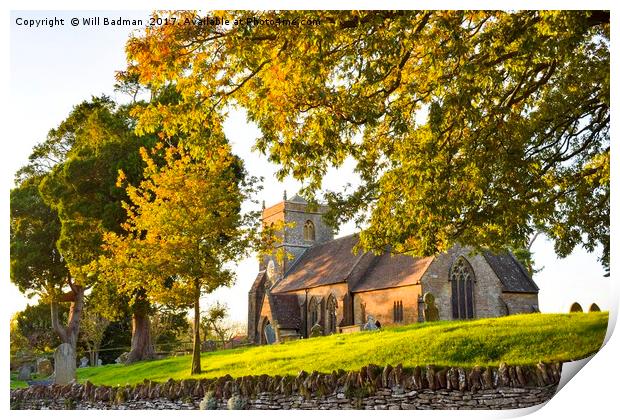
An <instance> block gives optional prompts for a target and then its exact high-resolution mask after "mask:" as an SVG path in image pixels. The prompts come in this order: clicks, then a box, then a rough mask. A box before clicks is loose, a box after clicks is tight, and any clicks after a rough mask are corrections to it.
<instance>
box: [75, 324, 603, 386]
mask: <svg viewBox="0 0 620 420" xmlns="http://www.w3.org/2000/svg"><path fill="white" fill-rule="evenodd" d="M607 320H608V313H607V312H600V313H591V314H530V315H515V316H508V317H502V318H491V319H480V320H475V321H449V322H448V321H445V322H443V321H442V322H435V323H420V324H412V325H407V326H402V327H394V328H385V329H383V330H382V331H368V332H360V333H354V334H336V335H332V336H329V337H320V338H312V339H307V340H298V341H293V342H289V343H286V344H276V345H272V346H258V347H246V348H240V349H234V350H222V351H217V352H210V353H203V354H202V367H203V372H204V373H203V374H202V375H201V376H200V377H217V376H223V375H225V374H230V375H232V376H234V377H237V376H243V375H257V374H263V373H266V374H270V375H276V374H278V375H285V374H292V375H296V374H297V373H298V372H299V371H300V370H305V371H307V372H311V371H313V370H317V371H319V372H331V371H332V370H338V369H344V370H352V369H359V368H360V367H362V366H365V365H367V364H369V363H374V364H376V365H379V366H383V365H386V364H388V363H389V364H391V365H397V364H399V363H402V364H403V366H404V367H412V366H416V365H426V364H434V365H437V366H457V365H458V366H463V367H468V366H474V365H477V364H478V365H482V366H497V365H499V363H500V362H506V363H508V364H515V365H516V364H524V365H525V364H534V363H537V362H539V361H541V360H542V361H545V362H551V361H570V360H576V359H581V358H584V357H587V356H589V355H591V354H593V353H595V352H596V351H598V349H599V348H600V347H601V345H602V343H603V339H604V337H605V332H606V329H607ZM190 358H191V356H181V357H173V358H169V359H164V360H157V361H152V362H141V363H135V364H132V365H128V366H123V365H108V366H102V367H94V368H84V369H78V378H79V380H80V381H85V380H87V379H88V380H89V381H91V382H92V383H94V384H107V385H117V384H121V385H122V384H126V383H129V384H134V383H137V382H141V381H143V380H144V379H147V378H148V379H151V380H154V381H165V380H167V379H169V378H174V379H182V378H188V377H189V376H190V375H189V368H190Z"/></svg>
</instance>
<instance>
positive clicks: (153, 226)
mask: <svg viewBox="0 0 620 420" xmlns="http://www.w3.org/2000/svg"><path fill="white" fill-rule="evenodd" d="M194 134H195V133H194ZM205 137H206V139H207V140H205V139H204V138H202V139H201V140H200V147H198V146H197V145H196V144H197V143H195V141H194V146H187V145H185V144H179V145H178V146H169V147H164V146H163V143H160V144H159V145H158V146H157V147H155V148H153V150H151V151H150V152H149V151H148V150H146V149H142V156H143V159H144V161H145V162H146V169H145V174H144V175H145V179H144V180H143V181H142V182H140V184H139V185H131V184H127V183H126V180H125V179H124V176H123V174H121V176H120V177H119V183H120V184H124V185H127V194H128V197H129V200H128V202H127V204H126V205H125V208H126V210H127V216H128V217H127V222H126V223H125V224H124V228H125V230H126V232H124V233H123V234H121V235H118V234H115V233H113V232H110V233H109V234H107V235H106V249H107V251H108V254H107V255H106V256H105V257H102V258H100V259H99V263H98V269H99V270H100V272H103V273H105V272H116V273H122V275H123V279H124V284H125V286H126V287H130V288H131V287H135V285H136V284H140V285H142V286H143V287H144V290H145V291H146V294H147V296H148V297H149V299H150V300H151V301H152V302H157V303H160V304H165V305H168V306H172V307H192V308H193V310H194V328H193V331H194V344H193V359H192V366H191V373H192V374H196V373H200V372H201V365H200V328H199V327H200V297H201V296H202V294H203V293H210V292H212V291H213V290H215V289H216V288H218V287H220V286H227V285H230V284H231V283H232V282H233V280H234V272H233V271H232V270H231V268H232V267H231V266H230V263H232V262H234V261H237V260H238V259H240V258H242V257H243V256H244V255H246V254H247V251H248V247H249V245H250V241H251V240H252V239H253V238H255V232H256V229H255V228H256V225H255V220H254V219H255V215H254V214H252V213H247V214H242V213H241V203H242V202H243V201H244V200H246V199H247V198H249V195H250V194H251V193H252V192H253V191H254V183H255V180H254V179H253V178H251V177H247V176H246V174H245V171H244V170H243V167H242V165H241V162H240V160H239V159H238V158H237V157H236V156H234V155H232V154H231V151H230V147H229V146H228V145H227V143H226V141H225V140H223V139H222V138H221V136H217V135H215V134H213V132H211V135H210V136H209V135H205ZM157 159H160V160H161V159H163V161H164V163H163V164H161V165H159V164H157V163H156V160H157Z"/></svg>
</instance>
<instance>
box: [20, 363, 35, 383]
mask: <svg viewBox="0 0 620 420" xmlns="http://www.w3.org/2000/svg"><path fill="white" fill-rule="evenodd" d="M30 375H32V368H31V367H30V365H24V366H22V367H21V368H19V374H18V375H17V380H18V381H28V380H30Z"/></svg>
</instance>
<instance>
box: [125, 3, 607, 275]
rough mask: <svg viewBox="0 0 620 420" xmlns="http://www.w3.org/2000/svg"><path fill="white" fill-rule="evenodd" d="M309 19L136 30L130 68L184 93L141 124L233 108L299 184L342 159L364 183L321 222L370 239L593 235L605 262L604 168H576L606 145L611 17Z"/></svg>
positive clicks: (414, 248) (193, 118)
mask: <svg viewBox="0 0 620 420" xmlns="http://www.w3.org/2000/svg"><path fill="white" fill-rule="evenodd" d="M261 13H262V15H263V17H265V18H275V17H280V18H294V17H295V16H296V15H298V14H299V12H293V11H282V12H273V11H267V12H261ZM306 13H310V14H313V15H316V17H318V18H319V19H320V21H321V25H319V26H316V27H303V28H296V30H294V31H292V30H289V29H286V28H275V27H269V26H265V25H262V26H261V25H259V26H254V27H252V28H251V30H248V28H247V27H244V26H243V25H241V26H233V27H231V28H220V27H210V28H204V27H203V28H181V27H177V26H174V25H173V26H170V25H169V26H167V27H162V28H151V29H149V31H147V33H146V34H145V35H144V36H141V37H136V38H134V39H132V40H131V41H130V42H129V43H128V46H127V53H128V60H129V62H130V68H129V70H128V74H130V75H133V77H138V78H139V80H140V81H141V82H142V83H144V84H148V85H149V86H152V87H153V88H154V89H155V90H157V89H163V88H165V87H166V86H169V85H170V84H172V85H174V86H175V87H176V88H177V89H178V90H179V93H180V96H181V98H182V99H181V102H180V103H178V104H174V105H170V106H168V105H161V106H158V108H157V109H155V108H151V109H147V110H145V111H144V112H143V113H139V114H136V115H137V116H138V117H139V119H140V124H141V127H144V129H145V130H147V129H148V127H151V129H152V128H153V127H155V126H156V125H157V124H162V123H163V124H165V125H166V127H170V128H169V131H166V133H167V134H168V135H172V134H174V133H175V132H176V130H181V129H184V130H185V129H187V128H188V127H192V124H194V125H195V126H200V125H207V126H213V127H221V118H223V116H224V113H225V111H224V110H225V107H226V106H227V105H237V106H241V107H243V108H245V109H246V111H247V114H248V117H249V119H250V120H252V121H253V122H255V123H256V124H257V125H258V127H259V128H260V130H261V132H262V137H261V138H260V139H259V140H258V141H257V144H256V147H257V149H258V150H260V151H262V152H263V153H265V154H266V155H267V156H268V157H269V159H270V160H271V161H273V162H275V163H277V164H278V165H279V166H280V170H279V172H278V176H279V177H281V178H284V177H285V176H287V175H293V176H294V177H295V178H297V179H299V180H301V181H303V182H304V184H305V185H307V189H306V191H307V193H308V194H309V195H312V194H313V193H317V192H321V187H322V185H321V180H322V178H323V176H324V175H325V173H326V172H327V169H328V168H329V167H331V166H334V167H339V166H340V165H342V163H343V162H344V160H345V159H346V158H347V157H353V158H354V159H355V160H356V161H357V167H356V171H357V175H358V176H359V178H360V180H361V183H360V186H359V187H358V188H357V190H350V191H349V192H348V193H347V194H344V195H342V194H340V195H337V194H326V196H327V197H328V198H330V199H332V200H331V203H330V204H332V205H333V206H334V209H335V210H334V212H337V214H332V215H330V219H331V220H333V221H338V222H342V221H346V220H350V219H356V220H357V221H358V222H359V223H360V225H361V226H364V230H363V231H362V235H361V246H363V247H364V248H366V249H376V250H381V249H383V247H385V246H386V245H388V244H389V245H391V246H393V247H394V248H395V249H398V250H400V251H401V252H407V253H415V254H424V255H428V254H432V253H436V252H439V251H443V250H445V249H447V248H449V247H450V246H451V245H452V244H454V243H456V242H460V243H462V244H466V245H473V246H476V247H489V248H493V249H499V248H506V247H509V248H515V249H516V248H521V247H523V246H524V244H525V243H526V242H527V238H528V237H529V236H530V235H531V234H532V232H534V231H535V230H537V229H542V230H543V231H544V232H545V233H546V234H547V235H549V236H550V237H551V238H552V239H555V240H556V244H558V252H559V253H560V255H566V254H567V253H569V252H570V250H572V249H573V247H574V246H576V245H577V244H579V243H584V244H585V245H586V247H587V248H588V249H593V248H594V247H595V246H596V244H600V245H603V255H602V257H601V259H602V262H603V264H607V262H606V261H607V260H608V252H607V251H606V249H608V245H609V236H608V225H609V200H608V195H607V193H606V190H608V185H609V184H608V182H607V183H605V181H602V180H605V179H608V175H606V174H608V170H607V169H605V168H604V167H602V166H597V169H593V167H592V166H591V164H590V163H589V162H591V161H592V160H593V159H596V156H599V155H601V154H605V153H608V150H609V133H608V130H609V14H608V13H607V12H588V11H585V12H583V11H517V12H488V11H429V12H424V11H398V12H390V11H359V12H346V11H318V12H306ZM177 14H178V15H179V17H182V16H185V15H188V16H194V12H179V13H177ZM222 14H223V15H226V16H227V17H228V18H229V19H230V20H235V19H243V18H244V17H246V12H222ZM188 46H191V47H188ZM155 116H157V118H160V120H158V119H157V118H156V117H155ZM162 119H163V120H162ZM162 121H163V122H162ZM218 129H219V128H218ZM588 165H590V166H588ZM586 168H589V169H586ZM594 172H596V173H597V175H594ZM592 177H595V178H597V179H600V180H601V182H598V183H597V182H594V183H592V182H591V180H592ZM336 198H337V199H336ZM586 220H594V221H595V222H593V223H589V222H585V221H586ZM567 224H568V225H567ZM583 235H586V238H585V239H583V238H584V236H583ZM589 238H591V239H589Z"/></svg>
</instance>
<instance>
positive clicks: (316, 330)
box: [310, 324, 323, 337]
mask: <svg viewBox="0 0 620 420" xmlns="http://www.w3.org/2000/svg"><path fill="white" fill-rule="evenodd" d="M322 335H323V328H321V326H320V325H319V324H314V325H313V326H312V328H311V329H310V337H320V336H322Z"/></svg>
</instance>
